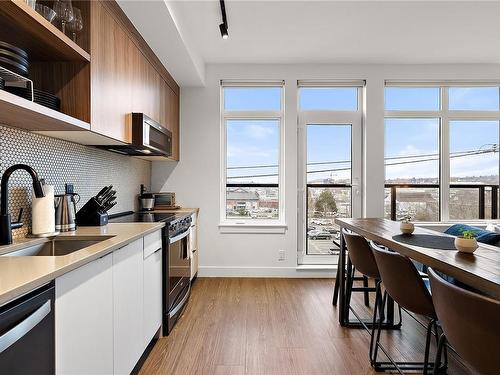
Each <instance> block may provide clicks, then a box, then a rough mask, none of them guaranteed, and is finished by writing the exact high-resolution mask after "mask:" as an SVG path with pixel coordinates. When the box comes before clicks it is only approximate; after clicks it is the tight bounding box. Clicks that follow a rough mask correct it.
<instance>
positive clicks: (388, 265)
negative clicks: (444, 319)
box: [370, 242, 436, 318]
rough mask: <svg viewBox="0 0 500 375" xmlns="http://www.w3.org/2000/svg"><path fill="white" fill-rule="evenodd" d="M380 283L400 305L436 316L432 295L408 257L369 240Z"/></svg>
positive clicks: (419, 312)
mask: <svg viewBox="0 0 500 375" xmlns="http://www.w3.org/2000/svg"><path fill="white" fill-rule="evenodd" d="M370 246H371V248H372V250H373V255H374V256H375V260H376V262H377V266H378V270H379V272H380V278H381V279H382V285H383V286H384V288H385V289H386V290H387V292H388V293H389V295H390V296H391V297H392V299H393V300H394V301H396V302H397V303H398V304H399V305H400V306H401V307H404V308H405V309H407V310H409V311H411V312H412V313H415V314H421V315H425V316H428V317H431V318H435V317H436V313H435V311H434V306H433V304H432V297H431V294H430V293H429V291H428V290H427V287H426V286H425V283H424V282H423V280H422V277H421V276H420V275H419V273H418V271H417V269H416V268H415V266H414V264H413V263H412V262H411V260H410V259H408V258H407V257H405V256H403V255H401V254H398V253H396V252H392V251H387V250H384V249H382V248H380V247H379V246H377V245H376V244H375V243H373V242H370Z"/></svg>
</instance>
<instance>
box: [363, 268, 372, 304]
mask: <svg viewBox="0 0 500 375" xmlns="http://www.w3.org/2000/svg"><path fill="white" fill-rule="evenodd" d="M363 286H364V287H365V288H368V277H366V276H365V275H363ZM364 294H365V306H366V307H370V294H369V292H368V291H367V290H365V292H364Z"/></svg>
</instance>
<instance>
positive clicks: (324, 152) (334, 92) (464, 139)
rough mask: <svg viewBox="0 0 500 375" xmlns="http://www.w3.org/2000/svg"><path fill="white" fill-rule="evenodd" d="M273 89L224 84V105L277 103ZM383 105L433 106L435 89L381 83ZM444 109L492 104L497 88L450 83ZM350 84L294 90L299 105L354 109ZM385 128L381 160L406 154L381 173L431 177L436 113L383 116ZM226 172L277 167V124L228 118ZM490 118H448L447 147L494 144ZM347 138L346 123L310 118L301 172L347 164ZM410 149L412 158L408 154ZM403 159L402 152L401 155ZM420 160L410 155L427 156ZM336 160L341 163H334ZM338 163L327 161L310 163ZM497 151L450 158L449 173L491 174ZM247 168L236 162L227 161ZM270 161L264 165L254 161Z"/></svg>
mask: <svg viewBox="0 0 500 375" xmlns="http://www.w3.org/2000/svg"><path fill="white" fill-rule="evenodd" d="M280 99H281V92H280V89H279V88H265V89H262V88H225V98H224V100H225V108H226V110H255V109H263V110H271V111H278V110H280ZM385 103H386V108H387V109H393V110H398V109H403V108H404V109H407V110H437V109H438V108H439V106H440V104H439V89H437V88H424V89H422V88H387V89H386V94H385ZM449 103H450V108H453V109H457V110H458V109H464V110H498V107H499V90H498V88H452V89H450V91H449ZM356 107H357V96H356V89H352V88H336V89H329V88H303V89H301V90H300V108H301V110H318V109H335V110H355V109H356ZM385 124H386V131H385V156H386V158H399V159H388V160H387V161H386V164H391V163H400V162H402V161H403V162H405V161H410V162H411V161H413V163H411V164H398V165H392V166H387V167H386V179H393V178H412V177H415V178H435V179H436V180H437V178H438V174H439V163H438V160H437V156H432V154H435V155H437V154H438V152H439V120H438V119H432V118H430V119H429V118H427V119H387V120H386V122H385ZM226 126H227V144H228V150H227V165H228V167H229V169H228V177H231V176H255V175H267V174H277V172H278V170H277V164H278V158H279V126H278V123H277V121H271V120H229V121H228V122H227V125H226ZM498 131H499V130H498V122H497V121H451V122H450V152H451V153H452V155H456V153H460V152H463V151H469V150H477V149H484V148H487V147H491V144H498ZM350 137H351V129H350V126H348V125H339V126H321V125H314V124H311V125H309V126H308V130H307V163H308V164H309V165H308V171H318V170H324V169H343V168H346V167H349V166H350V162H349V161H350V154H351V147H350V143H351V142H350ZM409 156H411V157H409ZM401 158H402V159H401ZM432 158H435V159H436V160H426V161H423V162H415V161H417V160H423V159H432ZM340 161H342V163H339V162H340ZM324 162H337V163H331V164H312V163H324ZM498 163H499V160H498V153H495V154H493V153H488V154H480V155H471V156H466V157H452V158H451V159H450V168H451V176H452V180H453V177H464V176H474V175H476V176H477V175H491V174H496V175H498ZM242 166H243V167H249V166H253V167H254V168H237V169H234V167H242ZM261 166H270V167H261ZM349 175H350V172H349V171H343V170H340V171H339V170H337V171H329V172H321V173H309V174H308V181H310V182H311V181H313V180H318V179H323V178H327V177H330V178H333V179H334V180H343V179H345V178H348V177H349ZM230 182H240V183H243V182H263V183H265V182H269V183H276V182H277V176H266V177H248V178H239V179H230Z"/></svg>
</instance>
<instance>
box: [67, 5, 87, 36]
mask: <svg viewBox="0 0 500 375" xmlns="http://www.w3.org/2000/svg"><path fill="white" fill-rule="evenodd" d="M73 16H74V17H73V20H72V21H71V22H70V23H68V30H69V31H70V32H71V34H72V37H73V42H75V43H76V33H79V32H80V31H82V29H83V19H82V13H81V12H80V9H78V8H75V7H73Z"/></svg>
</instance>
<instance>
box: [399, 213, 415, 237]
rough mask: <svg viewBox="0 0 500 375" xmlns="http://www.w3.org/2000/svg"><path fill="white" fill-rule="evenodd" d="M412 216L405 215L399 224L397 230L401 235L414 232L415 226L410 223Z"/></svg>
mask: <svg viewBox="0 0 500 375" xmlns="http://www.w3.org/2000/svg"><path fill="white" fill-rule="evenodd" d="M411 219H412V216H411V215H410V214H409V213H406V214H405V215H404V216H403V218H402V220H401V223H400V224H399V229H400V230H401V233H403V234H412V233H413V231H414V230H415V225H414V224H413V223H412V222H411Z"/></svg>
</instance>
